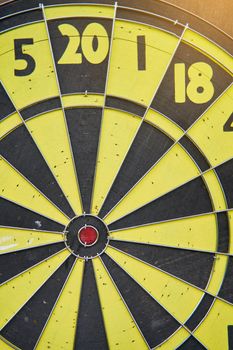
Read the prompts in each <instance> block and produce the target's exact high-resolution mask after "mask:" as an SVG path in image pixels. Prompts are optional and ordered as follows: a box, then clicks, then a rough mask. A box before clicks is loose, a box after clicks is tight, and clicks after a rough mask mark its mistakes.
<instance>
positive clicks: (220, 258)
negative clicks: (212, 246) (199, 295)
mask: <svg viewBox="0 0 233 350" xmlns="http://www.w3.org/2000/svg"><path fill="white" fill-rule="evenodd" d="M227 262H228V257H227V256H225V255H220V254H219V255H216V256H215V261H214V267H213V271H212V276H211V280H210V283H209V285H208V288H207V291H208V292H209V293H211V294H213V295H217V294H218V291H219V289H220V287H221V284H222V281H223V278H224V275H225V271H226V268H227Z"/></svg>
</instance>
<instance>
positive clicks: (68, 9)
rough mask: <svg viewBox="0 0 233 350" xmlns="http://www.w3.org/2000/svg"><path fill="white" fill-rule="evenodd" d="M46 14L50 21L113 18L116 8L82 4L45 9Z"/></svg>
mask: <svg viewBox="0 0 233 350" xmlns="http://www.w3.org/2000/svg"><path fill="white" fill-rule="evenodd" d="M45 14H46V18H47V19H48V20H51V19H55V18H69V17H95V18H99V17H100V18H101V17H102V18H113V15H114V7H113V6H98V5H82V4H79V5H62V6H51V7H46V8H45Z"/></svg>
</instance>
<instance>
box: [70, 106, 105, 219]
mask: <svg viewBox="0 0 233 350" xmlns="http://www.w3.org/2000/svg"><path fill="white" fill-rule="evenodd" d="M101 117H102V110H101V108H94V109H90V108H84V109H81V108H76V109H68V110H67V111H66V118H67V123H68V127H69V132H70V140H71V144H72V148H73V152H74V159H75V165H76V169H77V173H78V179H79V186H80V192H81V196H82V202H83V208H84V211H85V212H86V213H89V212H90V205H91V195H92V188H93V180H94V175H95V166H96V156H97V148H98V142H99V133H100V125H101Z"/></svg>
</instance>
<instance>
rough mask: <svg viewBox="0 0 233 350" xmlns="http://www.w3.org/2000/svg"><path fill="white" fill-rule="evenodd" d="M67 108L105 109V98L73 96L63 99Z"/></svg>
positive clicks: (98, 96) (94, 95)
mask: <svg viewBox="0 0 233 350" xmlns="http://www.w3.org/2000/svg"><path fill="white" fill-rule="evenodd" d="M62 101H63V105H64V107H65V108H72V107H83V106H84V107H103V105H104V96H103V95H97V94H87V95H85V94H73V95H65V96H63V97H62Z"/></svg>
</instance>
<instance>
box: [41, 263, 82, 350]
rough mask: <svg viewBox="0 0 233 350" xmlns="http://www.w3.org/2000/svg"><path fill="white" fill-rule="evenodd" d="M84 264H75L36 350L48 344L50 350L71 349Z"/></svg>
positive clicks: (42, 348)
mask: <svg viewBox="0 0 233 350" xmlns="http://www.w3.org/2000/svg"><path fill="white" fill-rule="evenodd" d="M84 263H85V262H84V260H82V259H80V260H77V261H76V262H75V265H74V267H73V269H72V272H71V274H70V276H69V277H68V279H67V281H66V284H65V286H64V288H63V290H62V292H61V295H60V297H59V299H58V301H57V303H56V305H55V307H54V309H53V311H52V314H51V316H50V318H49V321H48V323H47V325H46V328H45V329H44V331H43V333H42V336H41V338H40V340H39V343H38V344H37V346H36V349H37V350H44V349H46V348H47V346H48V344H49V346H50V348H51V349H56V350H70V349H73V347H74V342H75V334H76V324H77V320H78V309H79V300H80V295H81V287H82V277H83V267H84Z"/></svg>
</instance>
